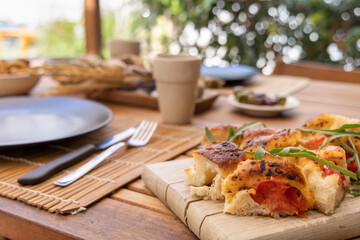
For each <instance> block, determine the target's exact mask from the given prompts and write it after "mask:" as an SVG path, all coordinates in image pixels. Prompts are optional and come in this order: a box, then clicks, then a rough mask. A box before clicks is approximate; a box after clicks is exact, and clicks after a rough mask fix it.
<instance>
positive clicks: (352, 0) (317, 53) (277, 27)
mask: <svg viewBox="0 0 360 240" xmlns="http://www.w3.org/2000/svg"><path fill="white" fill-rule="evenodd" d="M143 2H144V5H145V7H146V8H148V9H149V10H150V12H151V14H150V16H149V17H147V18H141V17H140V18H138V19H137V21H135V22H134V23H133V28H134V29H141V28H146V29H147V31H149V32H150V31H151V29H152V27H153V26H154V25H155V23H156V18H157V17H158V16H159V15H164V16H166V17H168V18H169V19H171V21H173V22H174V25H175V26H176V29H175V33H176V34H175V35H176V38H175V39H172V40H171V41H164V44H170V43H171V42H174V41H175V42H178V43H179V44H180V45H181V48H182V50H184V51H186V50H187V49H188V47H189V46H186V45H184V44H182V43H181V41H179V36H180V35H181V33H182V30H183V29H184V27H185V26H186V24H188V23H189V22H191V23H193V24H194V26H195V28H196V29H197V30H200V29H201V28H203V27H209V26H210V24H211V25H212V28H216V29H218V30H219V31H217V32H216V31H212V39H211V41H210V43H209V45H208V46H205V47H203V46H202V47H200V46H198V45H197V44H194V47H196V48H198V50H199V52H200V53H201V54H202V55H203V57H204V58H206V57H207V56H206V51H205V50H206V49H207V48H208V47H214V48H215V49H218V48H219V47H220V46H225V47H226V49H227V52H226V54H225V57H224V59H225V60H226V61H228V62H235V63H236V62H239V63H243V64H250V65H256V63H257V61H258V59H259V58H260V57H264V58H265V56H266V53H267V52H268V51H274V53H275V54H276V55H280V56H284V55H286V53H284V49H287V50H289V48H292V47H293V46H295V45H298V46H300V47H301V48H302V53H301V56H300V59H302V60H308V61H316V62H322V63H331V64H342V65H347V67H348V68H347V70H351V69H353V67H358V66H360V59H359V58H360V2H359V1H358V0H325V1H323V0H282V1H280V0H277V1H223V0H220V1H217V0H195V1H191V0H185V1H180V0H156V1H154V0H143ZM234 6H236V7H234ZM239 7H240V8H239ZM254 8H255V9H257V11H252V12H251V11H250V9H253V10H254ZM270 9H271V10H270ZM274 9H275V10H276V11H277V13H278V14H277V15H271V14H270V13H271V12H274ZM222 11H225V12H227V13H228V14H230V15H231V16H232V20H231V21H230V22H222V21H221V19H220V17H219V16H220V13H221V12H222ZM280 12H282V14H285V15H287V17H282V18H281V17H279V15H280ZM244 14H245V15H246V20H245V21H243V19H244ZM240 15H241V16H242V17H243V19H242V20H241V19H239V16H240ZM294 19H295V20H294ZM296 19H302V21H298V22H297V24H295V25H294V24H292V23H293V22H294V21H295V22H296ZM291 22H292V23H291ZM257 23H261V24H262V25H265V26H266V27H264V28H260V27H257V26H259V24H258V25H257ZM232 24H235V25H236V24H237V26H245V27H246V32H244V33H242V34H240V35H239V34H235V33H234V31H233V29H232V27H231V26H232ZM261 24H260V25H261ZM235 25H233V26H235ZM305 29H306V31H305ZM309 29H310V31H308V30H309ZM219 32H225V33H226V34H227V41H226V43H225V44H224V43H219V41H218V38H219V34H218V33H219ZM250 32H251V37H253V35H254V34H255V38H254V39H253V40H251V41H249V39H248V38H249V36H248V33H250ZM312 33H314V34H313V35H312V37H313V39H312V40H311V39H310V35H311V34H312ZM276 35H277V37H275V39H274V36H276ZM279 36H286V39H287V41H286V42H284V41H283V42H282V43H280V44H279V43H275V42H274V40H276V38H278V37H279ZM247 37H248V38H247ZM282 38H283V39H284V37H282ZM289 39H291V41H289ZM147 40H148V41H150V39H147ZM314 40H315V41H314ZM332 43H333V45H332V46H337V48H338V50H339V51H340V52H341V57H337V58H331V57H330V55H329V49H328V48H329V45H330V44H332ZM334 44H336V45H334ZM234 46H235V47H236V48H237V51H236V54H231V49H232V48H233V47H234ZM286 47H288V48H286ZM165 49H169V48H168V47H167V48H165ZM285 52H286V51H285ZM270 55H271V54H270ZM284 59H285V60H286V57H285V58H284ZM268 60H269V59H267V61H268ZM270 60H271V59H270ZM288 60H289V59H288Z"/></svg>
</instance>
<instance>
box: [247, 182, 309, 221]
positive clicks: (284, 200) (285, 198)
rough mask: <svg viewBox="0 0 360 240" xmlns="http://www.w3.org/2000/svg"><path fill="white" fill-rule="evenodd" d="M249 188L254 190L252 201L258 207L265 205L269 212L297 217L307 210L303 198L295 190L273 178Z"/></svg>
mask: <svg viewBox="0 0 360 240" xmlns="http://www.w3.org/2000/svg"><path fill="white" fill-rule="evenodd" d="M251 188H253V189H255V190H256V194H255V195H251V197H252V199H253V200H254V201H255V202H257V203H258V204H260V205H263V204H265V205H266V206H267V207H268V208H269V209H270V210H271V211H277V212H282V211H284V212H288V213H290V214H292V215H293V214H296V215H299V214H302V213H303V212H305V211H306V210H308V206H307V204H306V201H305V198H304V196H303V195H302V193H301V192H300V191H299V190H298V189H297V188H295V187H292V186H290V185H288V184H286V183H284V182H281V181H279V180H277V179H275V178H270V180H263V181H260V182H258V183H256V184H254V185H253V186H252V187H251Z"/></svg>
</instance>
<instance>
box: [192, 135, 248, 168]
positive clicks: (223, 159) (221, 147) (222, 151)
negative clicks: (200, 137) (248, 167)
mask: <svg viewBox="0 0 360 240" xmlns="http://www.w3.org/2000/svg"><path fill="white" fill-rule="evenodd" d="M198 155H201V156H203V157H205V158H207V159H209V160H210V161H211V162H213V163H215V164H217V165H218V167H219V168H220V169H221V171H222V172H223V173H224V174H225V175H227V174H229V173H230V172H231V171H233V170H234V169H236V167H237V165H238V164H239V163H240V162H241V161H243V152H242V151H241V150H240V148H239V147H238V146H237V145H236V144H235V143H232V142H229V141H224V142H219V143H213V144H210V145H208V146H207V147H206V148H202V149H198V150H196V151H194V152H193V157H194V158H196V157H199V156H198Z"/></svg>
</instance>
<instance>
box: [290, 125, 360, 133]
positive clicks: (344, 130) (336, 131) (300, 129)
mask: <svg viewBox="0 0 360 240" xmlns="http://www.w3.org/2000/svg"><path fill="white" fill-rule="evenodd" d="M349 128H360V124H344V125H342V126H341V127H340V128H337V129H332V130H322V129H313V128H296V130H299V131H304V132H318V133H325V134H331V135H334V134H336V133H351V134H353V135H352V136H360V132H352V131H346V129H349Z"/></svg>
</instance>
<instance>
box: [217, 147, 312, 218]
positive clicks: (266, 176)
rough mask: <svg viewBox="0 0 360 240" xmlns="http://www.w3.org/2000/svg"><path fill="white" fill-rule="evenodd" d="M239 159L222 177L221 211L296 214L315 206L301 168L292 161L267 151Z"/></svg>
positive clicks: (251, 213) (248, 213)
mask: <svg viewBox="0 0 360 240" xmlns="http://www.w3.org/2000/svg"><path fill="white" fill-rule="evenodd" d="M264 159H265V160H261V161H256V160H252V159H249V160H246V161H244V162H241V163H240V164H239V166H238V168H237V169H236V170H235V171H234V173H232V174H230V175H228V176H227V177H226V179H225V180H224V181H223V185H222V187H223V195H224V196H225V208H224V212H226V213H230V214H234V215H269V216H274V217H279V216H286V215H298V214H302V213H304V212H305V211H306V210H308V209H312V208H313V206H314V196H313V193H312V192H311V190H310V188H309V186H308V183H307V180H306V178H305V176H304V174H303V173H302V171H301V169H300V168H299V167H298V166H297V165H296V164H295V163H294V162H292V161H288V160H286V159H284V158H280V157H275V156H271V155H269V154H266V155H265V156H264Z"/></svg>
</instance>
